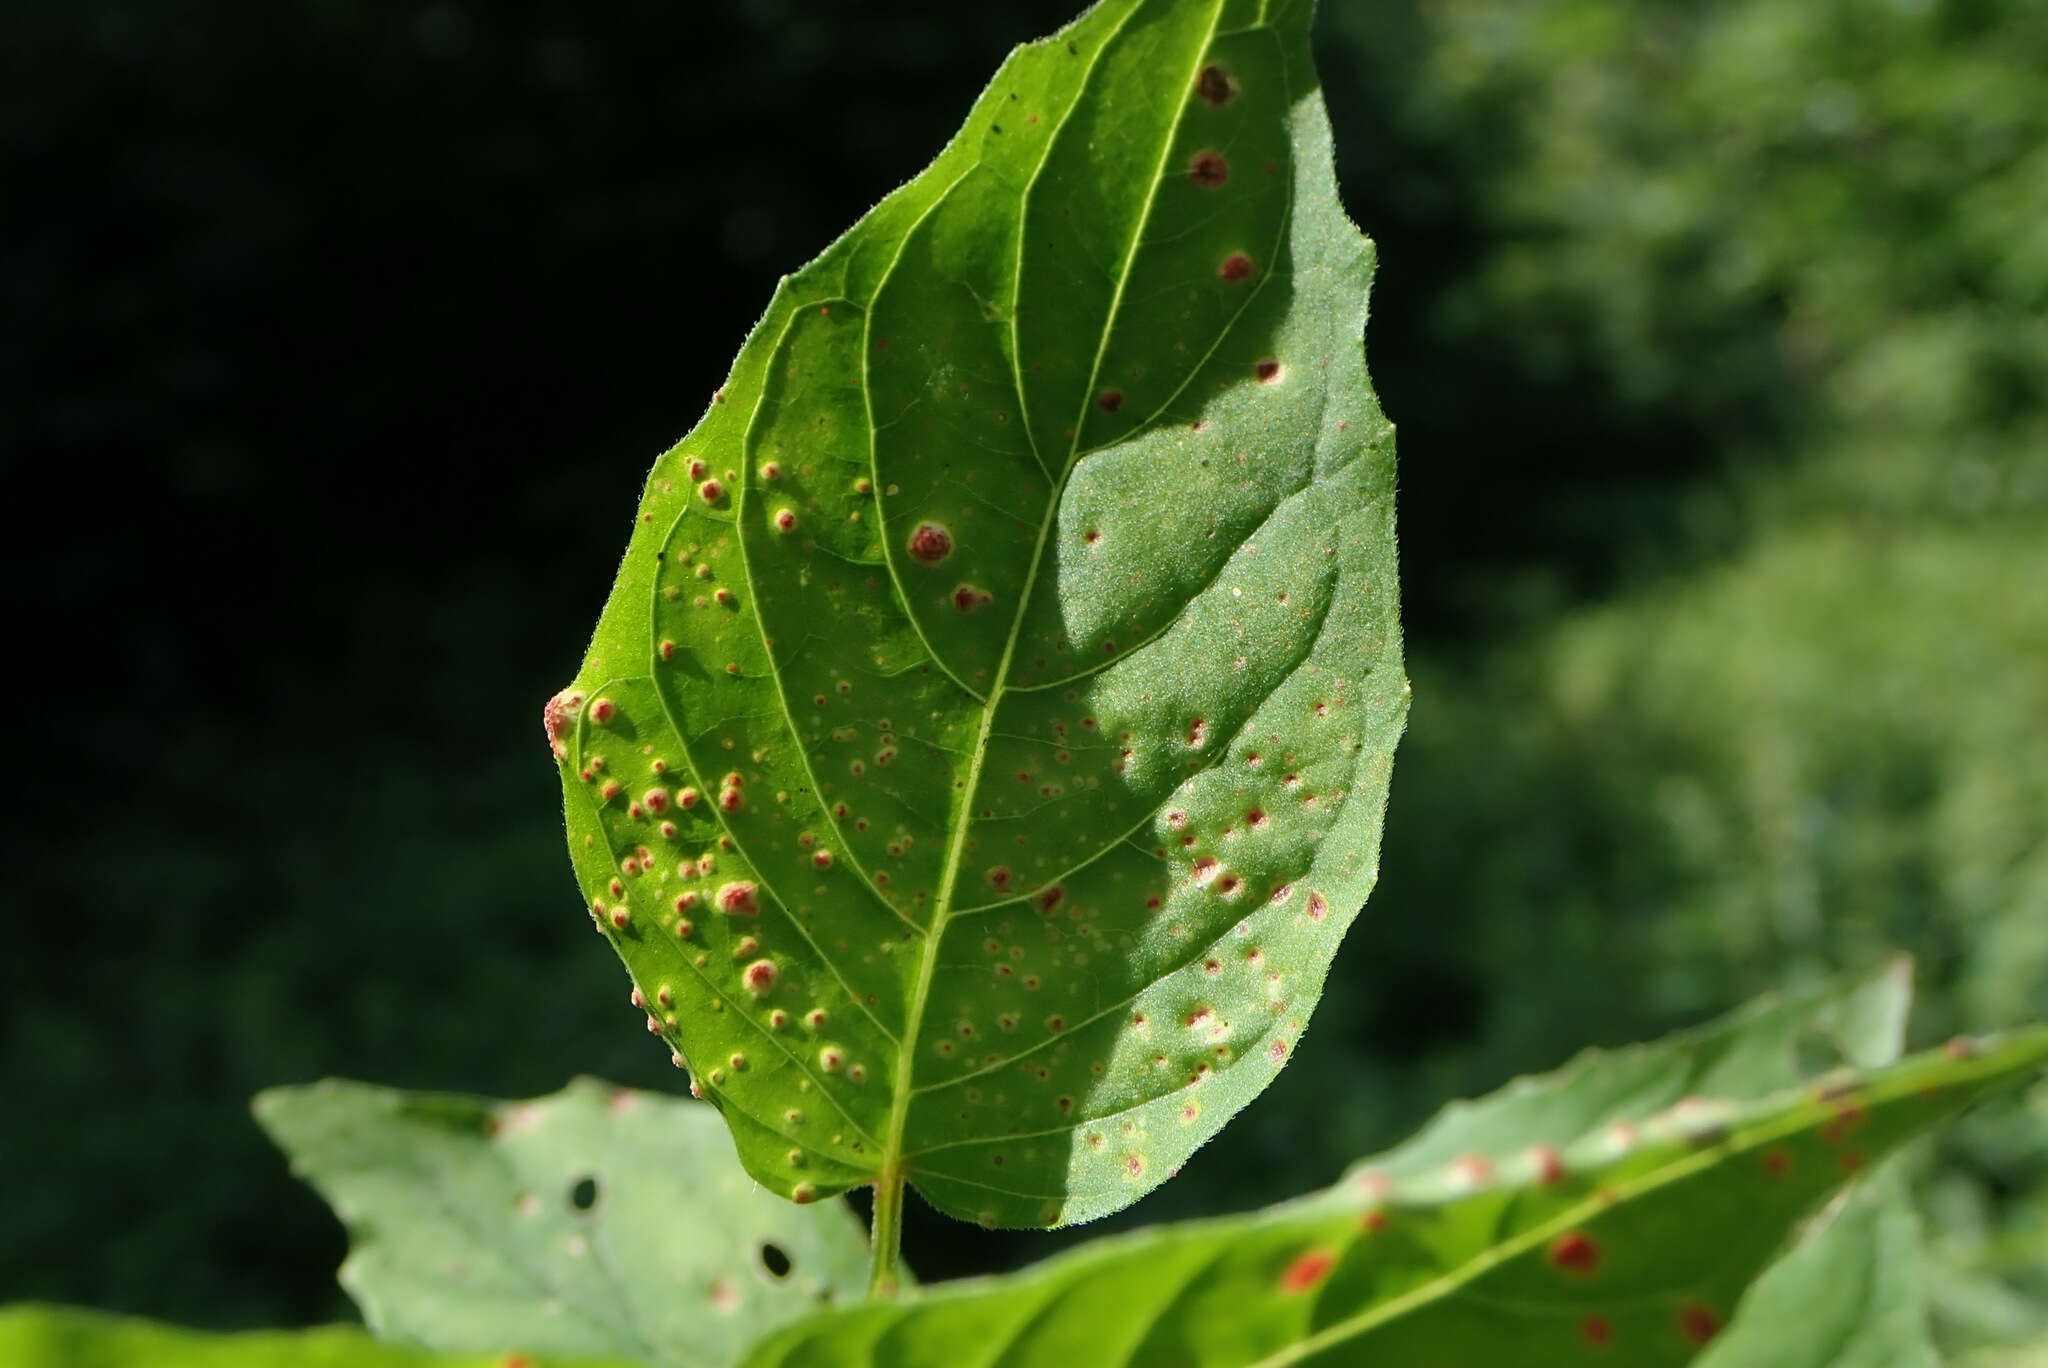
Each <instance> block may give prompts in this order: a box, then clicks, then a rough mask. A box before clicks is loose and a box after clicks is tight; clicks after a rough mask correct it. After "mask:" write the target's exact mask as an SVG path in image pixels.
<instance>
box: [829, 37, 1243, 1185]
mask: <svg viewBox="0 0 2048 1368" xmlns="http://www.w3.org/2000/svg"><path fill="white" fill-rule="evenodd" d="M1142 3H1143V0H1139V3H1138V4H1134V5H1133V6H1132V7H1131V9H1130V10H1129V11H1127V12H1126V13H1125V14H1124V15H1123V16H1122V18H1121V19H1119V21H1118V22H1117V24H1116V26H1115V28H1113V29H1112V30H1111V31H1110V33H1109V34H1108V35H1107V36H1105V37H1104V39H1103V41H1102V42H1101V44H1100V45H1099V46H1097V47H1096V49H1095V51H1094V53H1093V54H1092V55H1091V56H1090V58H1089V66H1088V70H1087V71H1086V72H1085V73H1084V74H1083V76H1082V78H1081V82H1080V85H1079V87H1078V88H1077V90H1076V94H1075V98H1074V101H1073V103H1071V104H1069V105H1068V106H1067V110H1066V112H1065V113H1064V114H1062V115H1061V117H1060V122H1059V125H1058V127H1057V128H1055V129H1054V130H1053V131H1052V133H1051V135H1050V136H1048V137H1047V139H1046V142H1045V152H1044V153H1042V154H1041V155H1040V157H1039V161H1038V165H1037V166H1036V167H1034V168H1033V169H1032V175H1031V179H1030V180H1029V181H1028V182H1027V183H1026V185H1025V187H1024V191H1023V194H1022V195H1021V196H1020V199H1019V206H1018V221H1019V229H1018V235H1017V267H1016V272H1015V278H1016V279H1018V280H1021V278H1022V272H1023V260H1024V252H1025V247H1026V244H1025V241H1024V233H1023V226H1022V225H1023V222H1024V220H1025V214H1026V209H1027V207H1028V205H1029V203H1030V198H1031V193H1032V191H1033V190H1034V189H1036V188H1037V184H1038V176H1039V174H1040V173H1041V172H1042V171H1043V170H1044V168H1045V164H1046V161H1047V160H1048V159H1049V158H1050V156H1051V153H1052V149H1053V147H1054V145H1055V144H1056V143H1057V142H1058V140H1059V137H1060V134H1061V133H1063V132H1065V131H1066V128H1067V124H1068V122H1069V120H1071V119H1072V117H1073V114H1074V111H1075V110H1076V109H1078V108H1079V107H1080V104H1081V101H1082V98H1083V96H1084V95H1085V93H1086V91H1087V88H1088V83H1089V82H1090V81H1091V80H1092V79H1093V78H1094V75H1095V70H1096V67H1097V65H1098V64H1099V63H1100V62H1101V60H1102V56H1103V54H1104V53H1106V52H1108V51H1109V48H1110V45H1111V44H1112V43H1114V42H1115V41H1116V39H1117V38H1118V37H1119V36H1121V35H1122V33H1123V32H1124V30H1125V28H1126V27H1127V26H1128V24H1129V23H1130V20H1131V18H1132V16H1133V15H1135V14H1136V13H1137V12H1138V10H1139V9H1140V8H1142ZM1221 19H1222V0H1212V2H1211V5H1210V11H1209V22H1208V26H1207V30H1206V32H1205V33H1204V34H1203V36H1202V40H1201V42H1200V43H1198V44H1197V45H1196V47H1195V63H1196V66H1195V68H1194V69H1191V70H1190V71H1189V72H1188V73H1187V75H1186V76H1185V77H1184V79H1183V80H1182V81H1181V83H1180V86H1179V90H1180V92H1181V100H1182V104H1181V105H1180V106H1178V107H1177V108H1176V109H1175V112H1174V114H1173V116H1172V117H1171V118H1169V119H1168V120H1167V123H1166V129H1165V133H1164V136H1163V137H1162V138H1161V140H1160V148H1159V155H1158V158H1157V160H1156V161H1155V163H1154V165H1153V168H1152V181H1151V184H1150V185H1149V186H1147V187H1146V191H1145V201H1144V206H1143V207H1142V208H1141V209H1140V210H1139V212H1138V216H1137V220H1136V222H1135V223H1134V224H1133V225H1132V228H1131V237H1130V242H1129V243H1128V244H1127V246H1126V247H1125V249H1124V259H1123V264H1122V266H1121V268H1120V269H1119V271H1118V273H1117V281H1116V287H1115V289H1114V290H1113V291H1112V292H1111V294H1110V303H1109V310H1108V313H1107V315H1106V316H1105V317H1104V319H1103V323H1102V334H1101V336H1100V337H1099V338H1098V339H1097V342H1096V347H1095V358H1094V361H1093V362H1092V363H1091V365H1090V367H1089V372H1088V383H1087V384H1086V385H1084V386H1083V387H1082V389H1081V395H1080V405H1081V407H1080V412H1079V415H1078V417H1077V418H1076V420H1075V422H1074V435H1073V437H1072V438H1071V439H1070V440H1069V442H1068V446H1067V452H1066V455H1065V457H1064V459H1063V460H1062V462H1061V466H1060V473H1059V475H1058V476H1057V477H1056V478H1054V479H1052V481H1051V483H1050V487H1049V488H1048V490H1047V492H1046V507H1045V515H1044V517H1043V518H1041V519H1040V521H1039V525H1038V537H1037V540H1036V542H1035V543H1034V544H1033V546H1032V548H1031V564H1030V566H1029V567H1028V568H1027V570H1026V571H1025V575H1024V580H1023V584H1022V586H1021V588H1020V589H1019V591H1018V595H1017V609H1016V612H1015V613H1014V614H1013V615H1012V616H1011V618H1010V631H1009V636H1008V638H1007V640H1005V641H1004V643H1003V653H1002V657H1001V659H1000V660H999V662H998V663H997V666H996V671H995V676H994V678H993V679H992V680H991V681H990V685H989V692H988V697H987V698H986V699H985V700H984V701H983V703H982V709H981V721H980V724H979V725H978V726H977V728H976V731H975V740H974V751H973V755H972V758H971V759H970V760H969V761H968V773H967V783H966V787H965V789H964V790H963V794H962V798H961V805H960V808H959V817H958V818H957V819H956V821H955V822H954V824H953V832H952V839H951V841H950V842H949V844H948V847H947V850H946V861H945V864H944V866H943V867H942V868H941V870H940V873H939V889H938V895H937V897H936V898H935V899H934V900H933V904H932V921H931V926H930V928H929V929H928V930H927V931H926V933H925V942H924V948H923V954H922V955H921V957H920V962H919V964H918V974H917V983H916V986H915V987H914V988H913V989H912V992H911V1000H910V1006H909V1010H908V1011H907V1013H906V1014H905V1017H904V1023H903V1038H902V1040H901V1041H900V1042H899V1043H898V1047H897V1056H896V1070H895V1075H894V1078H893V1087H894V1096H893V1097H892V1098H891V1099H890V1110H889V1126H888V1130H887V1132H886V1134H885V1136H884V1139H883V1143H882V1156H881V1181H882V1182H883V1183H895V1182H901V1181H904V1180H905V1178H907V1175H906V1174H904V1173H903V1172H902V1166H903V1133H904V1128H905V1126H906V1125H907V1124H908V1122H909V1119H910V1102H911V1099H912V1098H913V1097H914V1096H915V1095H916V1089H915V1086H914V1082H913V1080H914V1078H915V1073H916V1068H917V1042H918V1039H919V1036H920V1035H921V1033H922V1031H923V1027H924V1013H925V1007H926V1003H927V1002H928V1000H929V998H930V995H931V985H932V978H933V976H934V974H935V973H936V972H937V970H938V960H939V947H940V945H941V944H942V943H943V941H944V939H945V930H946V923H947V922H948V921H949V920H950V919H951V918H952V915H953V907H952V905H953V892H954V889H955V888H956V887H957V885H958V883H959V877H960V867H961V863H962V861H963V858H964V856H965V853H966V847H967V830H968V828H969V827H970V826H971V825H972V824H973V823H972V816H973V813H974V804H975V801H976V799H977V798H978V797H979V796H980V792H981V776H982V768H983V763H984V761H985V760H986V759H987V756H988V738H989V733H990V731H991V730H992V729H993V727H994V725H995V717H996V710H997V709H998V708H999V707H1000V706H1001V704H1002V700H1003V695H1004V693H1005V692H1006V691H1007V690H1006V684H1005V681H1006V680H1007V679H1008V678H1009V676H1010V662H1011V660H1012V659H1013V658H1014V656H1015V654H1016V649H1017V642H1018V639H1019V637H1020V636H1021V635H1022V632H1023V627H1024V619H1025V618H1026V616H1028V614H1029V611H1030V606H1031V602H1032V593H1031V589H1032V586H1034V585H1035V584H1036V583H1037V582H1038V568H1039V565H1040V563H1041V562H1042V561H1043V559H1044V556H1045V544H1046V537H1047V534H1048V533H1049V532H1050V531H1051V529H1052V526H1053V523H1054V521H1055V519H1056V517H1057V515H1058V512H1059V506H1060V496H1061V495H1062V494H1063V493H1064V492H1065V490H1066V483H1067V480H1068V478H1069V476H1070V475H1071V473H1072V470H1073V463H1074V457H1075V454H1076V452H1078V451H1079V449H1080V442H1081V433H1082V431H1083V429H1084V428H1085V426H1086V423H1087V418H1088V403H1089V398H1090V396H1091V395H1093V394H1094V392H1095V386H1096V383H1097V382H1098V380H1099V379H1100V377H1101V372H1102V361H1103V357H1104V356H1105V355H1106V354H1107V353H1108V350H1109V339H1110V337H1111V335H1112V334H1113V333H1114V332H1115V330H1116V324H1117V320H1118V318H1119V317H1120V316H1121V313H1122V308H1123V298H1124V290H1125V287H1126V286H1127V285H1128V284H1129V282H1130V276H1131V267H1132V264H1133V263H1134V262H1135V261H1136V260H1137V255H1138V248H1139V245H1140V244H1141V243H1142V242H1143V241H1144V238H1145V229H1146V228H1147V226H1148V225H1150V223H1151V221H1152V210H1153V207H1154V206H1155V205H1156V204H1157V203H1158V200H1159V187H1160V185H1161V183H1162V182H1163V180H1164V177H1165V174H1166V163H1167V159H1168V158H1169V157H1170V156H1171V155H1172V152H1173V144H1174V141H1175V139H1176V137H1177V136H1178V134H1179V131H1180V123H1181V116H1182V113H1183V112H1184V110H1185V101H1186V92H1187V91H1188V90H1189V89H1191V88H1192V86H1193V82H1194V79H1195V74H1196V72H1197V71H1198V70H1199V69H1200V63H1201V62H1202V60H1203V59H1204V58H1205V57H1206V56H1207V54H1208V51H1209V47H1210V45H1211V44H1212V43H1214V41H1215V38H1216V29H1217V26H1218V24H1219V23H1220V22H1221ZM905 240H906V241H907V235H906V239H905ZM894 266H895V263H894V262H892V263H891V267H890V269H891V271H892V272H893V270H894ZM883 280H884V281H886V280H887V276H886V275H885V276H884V277H883ZM880 289H881V283H878V284H877V286H876V291H877V293H878V294H879V292H880ZM1021 302H1022V299H1021V296H1020V297H1019V298H1018V300H1016V301H1015V302H1014V303H1013V305H1012V308H1011V311H1010V329H1011V339H1012V341H1011V347H1010V369H1011V374H1012V376H1013V378H1014V383H1015V385H1016V388H1017V394H1018V396H1019V402H1020V405H1021V404H1023V403H1025V402H1028V401H1027V400H1026V399H1025V398H1024V396H1025V389H1026V386H1025V383H1024V375H1023V368H1022V358H1021V357H1020V356H1019V354H1018V343H1017V334H1016V317H1017V313H1018V312H1019V310H1018V308H1017V307H1016V305H1017V304H1021ZM868 318H869V320H870V325H871V323H872V318H873V315H872V313H870V314H869V315H868ZM868 354H869V348H867V347H865V346H863V347H862V349H861V364H862V366H863V368H865V367H866V365H867V357H868ZM863 378H865V377H863ZM863 388H865V386H863ZM1019 416H1020V418H1022V419H1024V420H1025V430H1026V432H1027V434H1031V427H1030V423H1029V415H1028V412H1027V411H1025V410H1024V409H1022V408H1021V407H1020V410H1019ZM1030 441H1031V448H1032V454H1033V456H1034V457H1035V458H1036V459H1037V460H1038V462H1039V464H1040V466H1041V467H1043V466H1044V458H1043V457H1042V456H1040V455H1039V453H1038V444H1037V438H1036V436H1035V434H1034V435H1031V436H1030ZM868 459H869V463H870V466H871V467H872V466H873V464H874V460H875V448H874V446H872V445H871V446H870V447H869V455H868ZM871 477H872V478H874V479H875V480H876V482H877V487H878V488H879V487H880V478H881V477H880V472H879V471H878V470H876V471H873V472H872V476H871Z"/></svg>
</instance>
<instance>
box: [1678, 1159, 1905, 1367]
mask: <svg viewBox="0 0 2048 1368" xmlns="http://www.w3.org/2000/svg"><path fill="white" fill-rule="evenodd" d="M1838 1206H1839V1210H1831V1211H1830V1212H1829V1213H1828V1214H1827V1215H1826V1216H1825V1217H1824V1218H1823V1219H1824V1224H1822V1226H1821V1228H1820V1229H1819V1230H1818V1231H1816V1232H1814V1233H1812V1234H1811V1235H1809V1236H1808V1237H1807V1238H1806V1239H1805V1240H1803V1241H1802V1242H1801V1243H1800V1245H1799V1247H1798V1248H1796V1249H1794V1250H1792V1251H1791V1252H1790V1253H1788V1254H1786V1255H1785V1257H1784V1258H1782V1259H1780V1260H1778V1262H1777V1263H1776V1264H1774V1265H1773V1266H1772V1267H1771V1269H1770V1271H1769V1272H1767V1273H1765V1274H1764V1276H1763V1277H1761V1278H1759V1279H1758V1280H1757V1284H1756V1286H1755V1287H1752V1288H1751V1289H1750V1290H1749V1294H1748V1295H1747V1296H1745V1297H1744V1298H1743V1299H1742V1305H1741V1306H1740V1307H1739V1308H1738V1310H1737V1313H1736V1316H1735V1321H1734V1323H1733V1324H1732V1325H1730V1326H1729V1327H1728V1333H1727V1334H1725V1335H1722V1336H1720V1337H1719V1338H1717V1339H1716V1340H1715V1341H1714V1343H1713V1344H1712V1345H1711V1346H1709V1347H1708V1349H1707V1352H1706V1353H1705V1354H1703V1355H1701V1356H1700V1358H1699V1361H1698V1365H1699V1368H1935V1365H1936V1364H1938V1363H1939V1362H1940V1361H1941V1360H1940V1357H1939V1355H1937V1354H1936V1352H1935V1348H1934V1342H1933V1340H1932V1338H1931V1337H1930V1335H1929V1333H1928V1327H1927V1295H1926V1287H1925V1284H1924V1283H1923V1281H1922V1279H1923V1271H1922V1266H1921V1251H1920V1220H1919V1217H1918V1216H1916V1215H1915V1214H1914V1211H1913V1204H1912V1201H1911V1199H1910V1198H1909V1197H1908V1196H1907V1193H1906V1185H1905V1182H1904V1180H1903V1179H1902V1178H1901V1177H1900V1175H1899V1173H1898V1165H1897V1164H1888V1165H1886V1166H1885V1169H1884V1171H1883V1172H1881V1173H1878V1174H1875V1175H1873V1176H1872V1178H1871V1180H1870V1181H1869V1182H1866V1183H1859V1184H1857V1185H1856V1186H1855V1187H1853V1188H1851V1189H1850V1190H1849V1191H1848V1192H1847V1193H1846V1194H1845V1195H1844V1197H1843V1198H1842V1199H1841V1201H1840V1202H1839V1203H1838Z"/></svg>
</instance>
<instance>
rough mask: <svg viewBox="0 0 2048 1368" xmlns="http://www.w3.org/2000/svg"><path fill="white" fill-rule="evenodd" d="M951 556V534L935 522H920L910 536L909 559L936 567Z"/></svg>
mask: <svg viewBox="0 0 2048 1368" xmlns="http://www.w3.org/2000/svg"><path fill="white" fill-rule="evenodd" d="M952 554H953V534H952V533H951V532H948V531H947V530H946V529H945V528H943V527H941V526H939V525H938V524H937V523H935V522H921V523H919V524H918V525H917V527H916V529H915V530H914V531H912V532H911V534H910V558H911V559H912V560H915V561H919V562H921V563H923V564H925V565H937V564H938V563H939V562H940V561H942V560H944V559H945V558H946V557H948V556H950V555H952Z"/></svg>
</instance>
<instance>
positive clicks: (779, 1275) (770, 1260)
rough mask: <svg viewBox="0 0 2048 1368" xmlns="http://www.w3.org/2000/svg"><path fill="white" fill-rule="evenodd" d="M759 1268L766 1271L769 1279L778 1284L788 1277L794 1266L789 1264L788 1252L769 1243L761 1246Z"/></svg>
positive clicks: (779, 1246)
mask: <svg viewBox="0 0 2048 1368" xmlns="http://www.w3.org/2000/svg"><path fill="white" fill-rule="evenodd" d="M761 1267H762V1268H763V1269H765V1270H767V1273H768V1276H769V1277H771V1278H774V1279H776V1280H777V1281H778V1282H779V1281H781V1280H782V1279H783V1278H786V1277H788V1276H789V1270H790V1269H791V1268H793V1267H795V1265H794V1264H793V1263H791V1262H790V1258H789V1251H788V1250H786V1249H784V1248H783V1247H782V1246H781V1245H779V1244H775V1243H774V1242H772V1241H771V1242H769V1243H767V1244H764V1245H762V1246H761Z"/></svg>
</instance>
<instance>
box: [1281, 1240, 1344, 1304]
mask: <svg viewBox="0 0 2048 1368" xmlns="http://www.w3.org/2000/svg"><path fill="white" fill-rule="evenodd" d="M1336 1266H1337V1256H1336V1255H1335V1254H1332V1253H1331V1252H1330V1251H1329V1250H1327V1249H1311V1250H1309V1251H1308V1252H1307V1253H1305V1254H1300V1255H1297V1256H1295V1259H1294V1261H1293V1262H1292V1263H1290V1264H1288V1265H1287V1267H1285V1268H1283V1269H1281V1270H1280V1292H1281V1294H1282V1295H1283V1296H1289V1297H1298V1296H1300V1295H1301V1294H1302V1293H1304V1292H1307V1291H1309V1290H1310V1289H1311V1288H1314V1287H1317V1286H1319V1285H1321V1283H1322V1281H1323V1279H1325V1278H1327V1277H1329V1276H1330V1270H1331V1269H1333V1268H1335V1267H1336Z"/></svg>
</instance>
